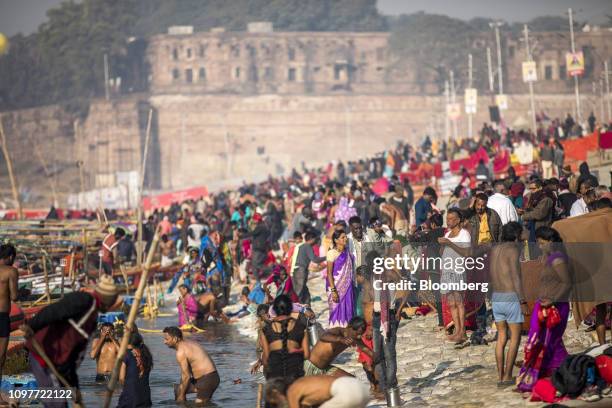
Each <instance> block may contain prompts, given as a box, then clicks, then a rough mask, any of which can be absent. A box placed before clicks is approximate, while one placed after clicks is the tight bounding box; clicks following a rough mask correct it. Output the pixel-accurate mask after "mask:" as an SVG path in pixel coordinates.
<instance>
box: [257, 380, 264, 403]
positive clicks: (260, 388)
mask: <svg viewBox="0 0 612 408" xmlns="http://www.w3.org/2000/svg"><path fill="white" fill-rule="evenodd" d="M262 397H263V384H257V408H261V400H262Z"/></svg>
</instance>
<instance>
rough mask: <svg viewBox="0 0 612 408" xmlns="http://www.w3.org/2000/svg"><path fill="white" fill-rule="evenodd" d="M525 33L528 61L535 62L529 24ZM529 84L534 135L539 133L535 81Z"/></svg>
mask: <svg viewBox="0 0 612 408" xmlns="http://www.w3.org/2000/svg"><path fill="white" fill-rule="evenodd" d="M523 33H524V35H525V51H526V52H527V61H529V62H531V61H533V55H531V46H530V45H529V27H527V24H525V25H524V26H523ZM527 83H528V84H529V105H530V107H531V128H532V131H533V133H534V134H535V133H536V132H537V122H536V112H535V99H534V96H533V81H528V82H527Z"/></svg>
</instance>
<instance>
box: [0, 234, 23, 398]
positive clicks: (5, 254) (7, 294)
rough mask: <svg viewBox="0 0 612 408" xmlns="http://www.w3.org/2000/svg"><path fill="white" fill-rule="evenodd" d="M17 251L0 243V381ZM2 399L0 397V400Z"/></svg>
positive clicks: (16, 276) (14, 289)
mask: <svg viewBox="0 0 612 408" xmlns="http://www.w3.org/2000/svg"><path fill="white" fill-rule="evenodd" d="M15 256H17V251H16V250H15V247H14V246H13V245H11V244H4V245H0V382H2V369H3V368H4V360H5V358H6V348H7V347H8V343H9V336H10V334H11V318H10V313H11V301H13V302H14V301H16V300H17V281H18V279H19V274H18V272H17V269H15V267H13V263H14V262H15ZM2 401H3V399H2V397H0V402H2Z"/></svg>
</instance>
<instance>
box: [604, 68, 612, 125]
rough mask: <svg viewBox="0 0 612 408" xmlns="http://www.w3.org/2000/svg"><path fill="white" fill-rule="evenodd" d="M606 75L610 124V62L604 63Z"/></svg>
mask: <svg viewBox="0 0 612 408" xmlns="http://www.w3.org/2000/svg"><path fill="white" fill-rule="evenodd" d="M604 75H605V78H604V79H605V81H606V105H607V107H608V122H609V121H611V120H612V112H611V111H610V73H609V72H608V61H604Z"/></svg>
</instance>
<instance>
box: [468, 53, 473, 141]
mask: <svg viewBox="0 0 612 408" xmlns="http://www.w3.org/2000/svg"><path fill="white" fill-rule="evenodd" d="M468 88H470V89H471V88H472V54H469V55H468ZM472 120H473V114H472V111H471V110H470V113H468V135H469V136H470V138H472V137H473V136H474V135H473V134H472V131H473V123H472Z"/></svg>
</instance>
